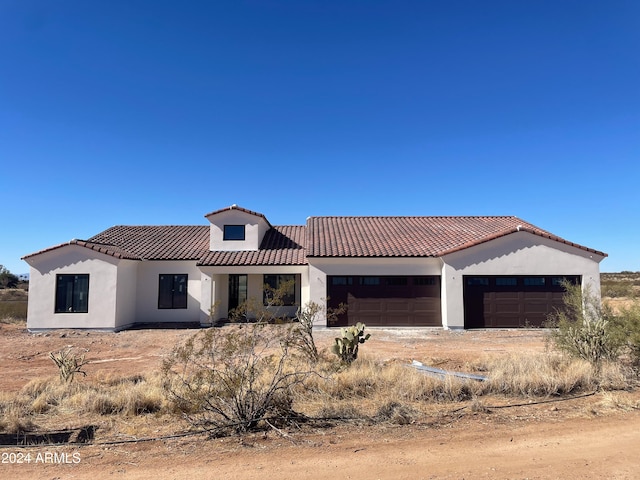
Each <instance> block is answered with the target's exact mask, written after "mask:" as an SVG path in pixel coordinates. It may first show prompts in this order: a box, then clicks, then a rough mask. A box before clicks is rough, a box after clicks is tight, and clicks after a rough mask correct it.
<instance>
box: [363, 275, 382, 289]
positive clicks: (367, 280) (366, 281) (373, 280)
mask: <svg viewBox="0 0 640 480" xmlns="http://www.w3.org/2000/svg"><path fill="white" fill-rule="evenodd" d="M360 285H366V286H368V287H371V286H375V285H380V277H360Z"/></svg>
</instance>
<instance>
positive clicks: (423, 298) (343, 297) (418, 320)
mask: <svg viewBox="0 0 640 480" xmlns="http://www.w3.org/2000/svg"><path fill="white" fill-rule="evenodd" d="M440 303H441V302H440V277H438V276H412V277H406V276H401V277H397V276H396V277H391V276H329V277H327V304H328V306H329V307H330V308H337V307H338V306H339V305H340V304H345V305H346V306H347V311H346V313H343V314H341V315H339V316H337V317H335V318H329V319H328V320H327V325H328V326H330V327H340V326H346V325H353V324H355V323H357V322H362V323H365V324H366V325H368V326H372V327H373V326H394V327H419V326H420V327H424V326H438V327H439V326H442V315H441V307H440Z"/></svg>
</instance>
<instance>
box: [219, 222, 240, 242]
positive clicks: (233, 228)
mask: <svg viewBox="0 0 640 480" xmlns="http://www.w3.org/2000/svg"><path fill="white" fill-rule="evenodd" d="M222 239H223V240H244V225H225V226H224V236H223V237H222Z"/></svg>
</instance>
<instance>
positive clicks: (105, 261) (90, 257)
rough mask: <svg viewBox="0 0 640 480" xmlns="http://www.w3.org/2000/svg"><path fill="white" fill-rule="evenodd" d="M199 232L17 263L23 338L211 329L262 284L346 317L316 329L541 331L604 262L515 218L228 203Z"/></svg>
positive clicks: (110, 242)
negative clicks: (24, 297) (23, 291)
mask: <svg viewBox="0 0 640 480" xmlns="http://www.w3.org/2000/svg"><path fill="white" fill-rule="evenodd" d="M205 218H206V219H207V220H208V222H209V224H208V225H206V224H205V225H195V226H115V227H111V228H109V229H107V230H105V231H103V232H101V233H98V234H97V235H95V236H94V237H91V238H89V239H87V240H75V239H74V240H71V241H70V242H67V243H64V244H61V245H57V246H54V247H50V248H47V249H44V250H41V251H39V252H36V253H32V254H30V255H27V256H25V257H24V260H25V261H26V262H27V263H28V264H29V265H30V267H31V271H30V286H29V308H28V320H27V327H28V328H29V330H31V331H38V330H46V329H53V328H83V329H103V330H121V329H126V328H130V327H133V326H136V325H140V324H162V323H167V324H169V323H170V324H182V323H184V324H185V325H187V324H191V325H202V326H207V325H211V324H212V323H216V322H218V321H221V320H224V319H225V318H227V317H228V313H229V311H230V310H232V309H234V308H235V307H237V306H238V305H239V304H242V302H243V301H245V300H246V299H249V298H253V299H260V301H262V299H263V294H264V290H265V286H266V285H268V286H270V287H274V288H277V287H278V285H282V284H283V283H284V284H286V285H287V288H288V289H289V290H288V291H287V292H286V295H285V296H284V298H283V302H284V306H282V307H281V309H282V312H283V314H286V315H294V314H295V312H296V310H297V308H298V307H299V306H301V305H303V306H304V305H306V304H308V303H309V302H315V303H317V304H319V305H321V306H323V307H328V308H333V307H337V306H338V305H339V304H345V305H346V306H347V310H346V312H345V313H342V314H341V315H338V316H337V317H335V318H332V319H330V320H329V321H327V320H326V319H324V318H323V319H321V320H320V323H319V324H318V325H319V326H320V325H322V326H328V327H333V326H343V325H348V324H353V323H355V322H358V321H360V322H364V323H365V324H367V325H368V326H398V327H420V326H429V327H444V328H449V329H451V328H460V329H461V328H492V327H501V328H512V327H526V326H532V327H533V326H541V325H542V324H543V323H544V321H545V319H546V315H547V314H548V313H549V312H550V311H552V309H553V308H554V307H556V306H558V305H559V304H560V302H561V298H562V292H563V288H562V285H561V284H562V282H563V280H568V281H571V282H574V283H579V284H581V285H582V286H583V288H586V287H587V286H589V287H590V290H591V292H593V293H595V294H599V292H600V272H599V263H600V262H601V261H602V260H603V259H604V258H605V257H606V254H605V253H602V252H600V251H597V250H593V249H591V248H588V247H585V246H582V245H578V244H576V243H572V242H569V241H567V240H564V239H562V238H560V237H557V236H556V235H553V234H551V233H549V232H547V231H545V230H542V229H540V228H538V227H536V226H534V225H532V224H530V223H527V222H525V221H524V220H521V219H519V218H517V217H513V216H460V217H452V216H445V217H426V216H425V217H421V216H412V217H410V216H406V217H403V216H393V217H392V216H384V217H383V216H380V217H376V216H372V217H310V218H308V219H307V222H306V225H293V226H290V225H287V226H274V225H271V223H269V220H267V218H266V217H265V216H264V215H263V214H261V213H258V212H254V211H251V210H247V209H244V208H241V207H238V206H236V205H232V206H230V207H227V208H224V209H221V210H216V211H214V212H211V213H209V214H207V215H205Z"/></svg>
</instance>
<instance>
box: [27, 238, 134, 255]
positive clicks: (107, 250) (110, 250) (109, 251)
mask: <svg viewBox="0 0 640 480" xmlns="http://www.w3.org/2000/svg"><path fill="white" fill-rule="evenodd" d="M67 245H79V246H81V247H85V248H88V249H90V250H95V251H96V252H100V253H104V254H105V255H111V256H112V257H115V258H123V259H128V260H141V258H140V257H137V256H135V255H133V254H131V253H129V252H127V251H125V250H122V249H121V248H120V247H117V246H115V245H103V244H100V243H92V242H87V241H86V240H76V239H73V240H71V241H69V242H65V243H61V244H58V245H54V246H53V247H49V248H45V249H44V250H39V251H37V252H35V253H30V254H29V255H25V256H24V257H22V259H23V260H25V259H27V258H30V257H35V256H36V255H40V254H41V253H45V252H50V251H52V250H57V249H59V248H62V247H66V246H67Z"/></svg>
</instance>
